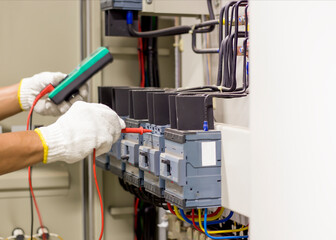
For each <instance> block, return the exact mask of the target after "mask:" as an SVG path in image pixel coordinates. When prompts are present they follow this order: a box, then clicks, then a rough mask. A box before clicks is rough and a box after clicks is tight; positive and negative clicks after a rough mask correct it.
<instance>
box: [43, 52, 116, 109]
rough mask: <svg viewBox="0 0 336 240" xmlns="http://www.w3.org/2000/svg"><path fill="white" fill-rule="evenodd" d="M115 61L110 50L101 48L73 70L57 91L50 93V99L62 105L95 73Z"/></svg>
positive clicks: (56, 88) (57, 87)
mask: <svg viewBox="0 0 336 240" xmlns="http://www.w3.org/2000/svg"><path fill="white" fill-rule="evenodd" d="M112 61H113V57H112V55H111V53H110V52H109V50H108V49H107V48H105V47H100V48H98V49H97V50H96V51H94V52H93V53H92V54H91V55H90V56H89V57H87V58H85V59H84V60H83V61H82V62H81V63H80V64H79V65H78V66H77V68H76V69H75V70H73V71H72V72H71V73H70V74H69V75H68V76H67V77H66V78H65V79H64V80H63V81H62V82H61V83H60V84H58V85H57V86H56V87H55V89H54V90H53V91H52V92H50V93H49V95H48V96H49V98H50V99H51V100H52V101H53V102H54V103H55V104H60V103H61V102H63V101H64V100H68V99H69V98H70V97H71V96H72V95H74V94H76V93H77V92H78V90H79V88H80V87H81V86H83V85H84V84H85V83H86V81H88V80H89V79H90V78H91V77H92V76H93V75H94V74H95V73H97V72H98V71H100V70H101V69H102V68H104V67H105V66H106V65H107V64H109V63H111V62H112Z"/></svg>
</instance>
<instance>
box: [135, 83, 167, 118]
mask: <svg viewBox="0 0 336 240" xmlns="http://www.w3.org/2000/svg"><path fill="white" fill-rule="evenodd" d="M162 91H163V90H159V89H153V88H146V89H141V90H132V91H131V92H130V93H131V94H130V98H131V102H130V104H129V105H130V109H132V110H131V111H132V117H131V114H130V118H134V119H137V120H140V119H147V118H148V111H147V93H148V92H162Z"/></svg>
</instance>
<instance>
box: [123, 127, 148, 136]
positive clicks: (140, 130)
mask: <svg viewBox="0 0 336 240" xmlns="http://www.w3.org/2000/svg"><path fill="white" fill-rule="evenodd" d="M121 132H122V133H139V134H140V135H142V134H144V133H150V132H152V130H149V129H144V128H143V127H139V128H124V129H122V130H121Z"/></svg>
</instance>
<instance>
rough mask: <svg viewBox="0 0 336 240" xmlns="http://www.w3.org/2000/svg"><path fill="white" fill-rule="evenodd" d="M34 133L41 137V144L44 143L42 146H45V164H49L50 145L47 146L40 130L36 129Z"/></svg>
mask: <svg viewBox="0 0 336 240" xmlns="http://www.w3.org/2000/svg"><path fill="white" fill-rule="evenodd" d="M34 131H35V132H36V133H37V134H38V135H39V137H40V139H41V142H42V145H43V163H47V160H48V145H47V142H46V140H45V139H44V137H43V135H42V132H41V130H40V129H38V128H36V129H35V130H34Z"/></svg>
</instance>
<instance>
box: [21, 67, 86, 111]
mask: <svg viewBox="0 0 336 240" xmlns="http://www.w3.org/2000/svg"><path fill="white" fill-rule="evenodd" d="M66 76H67V75H66V74H64V73H60V72H55V73H53V72H42V73H39V74H35V75H34V76H32V77H30V78H24V79H22V81H21V83H20V87H19V90H18V98H19V103H20V106H21V109H22V110H24V111H27V110H29V109H30V108H31V107H32V104H33V102H34V100H35V98H36V96H37V95H38V94H39V93H40V92H41V91H42V90H43V89H44V88H45V87H46V86H48V85H49V84H52V85H53V86H57V85H58V84H59V82H61V81H62V80H63V79H64V78H65V77H66ZM87 96H88V87H87V85H86V84H85V85H83V86H82V87H81V88H80V89H79V94H78V95H76V96H75V97H74V98H73V99H71V100H70V102H68V101H63V102H62V103H60V104H59V105H56V104H54V103H53V102H52V101H51V100H50V99H49V98H48V96H47V95H46V96H44V97H43V98H41V99H40V100H39V101H38V102H37V104H36V106H35V108H34V111H35V112H37V113H40V114H42V115H51V116H59V115H62V114H63V113H65V112H66V111H68V109H69V108H70V106H71V104H72V103H74V102H75V101H77V100H86V98H87Z"/></svg>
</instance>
